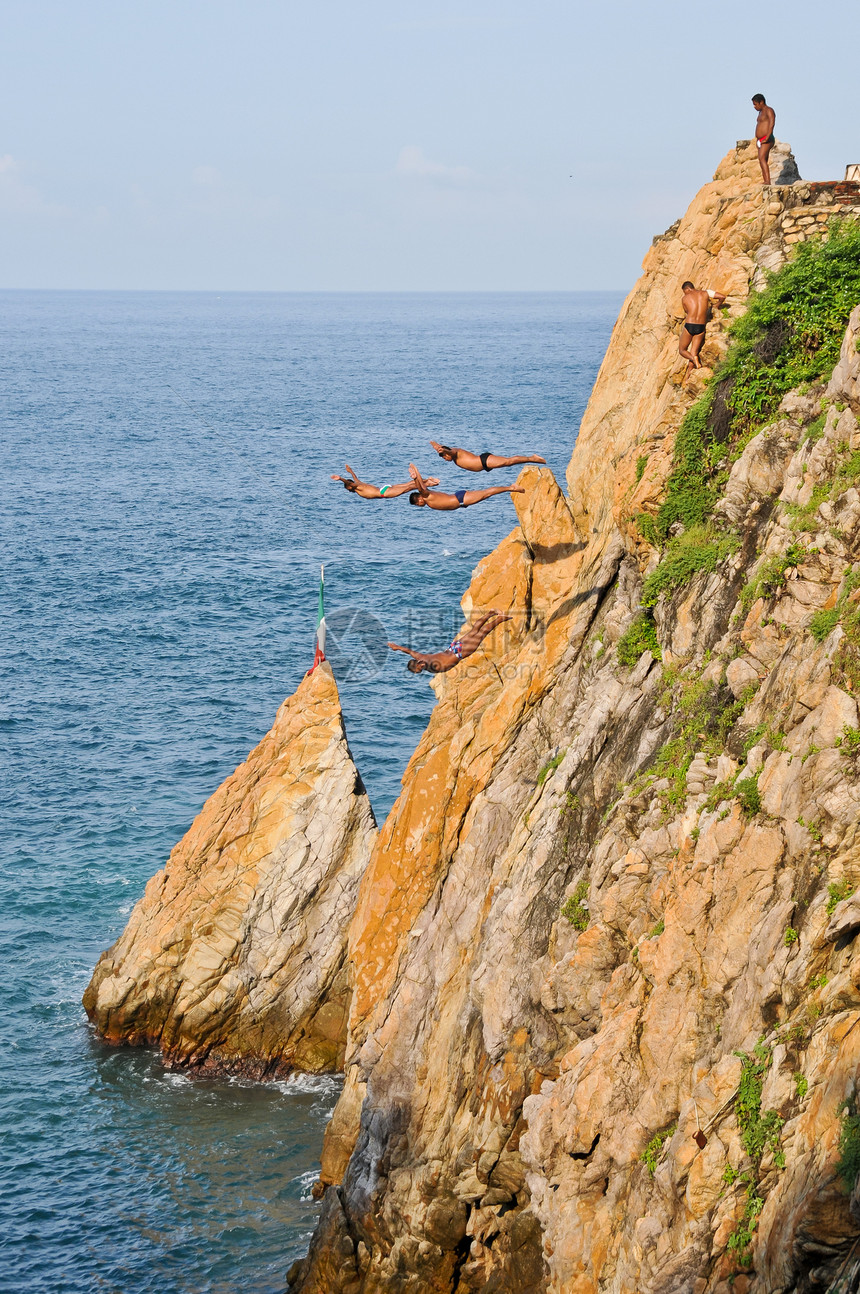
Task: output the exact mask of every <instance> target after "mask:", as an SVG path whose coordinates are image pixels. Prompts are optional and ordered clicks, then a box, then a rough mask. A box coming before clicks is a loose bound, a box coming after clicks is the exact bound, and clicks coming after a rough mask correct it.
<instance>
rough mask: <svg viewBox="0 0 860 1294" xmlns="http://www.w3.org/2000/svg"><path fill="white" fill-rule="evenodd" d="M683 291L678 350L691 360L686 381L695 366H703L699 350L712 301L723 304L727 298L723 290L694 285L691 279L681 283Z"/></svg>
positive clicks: (685, 376) (702, 343)
mask: <svg viewBox="0 0 860 1294" xmlns="http://www.w3.org/2000/svg"><path fill="white" fill-rule="evenodd" d="M681 291H682V292H683V293H684V295H683V297H682V298H681V304H682V305H683V307H684V327H683V328H682V329H681V338H680V341H679V343H678V352H679V354H681V355H683V357H684V359H686V360H689V363H688V364H687V372H686V373H685V374H684V381H686V380H687V378H688V377H689V376H690V373H691V372H692V371H693V369H694V368H701V367H702V364H701V361H700V360H699V351H700V350H701V349H702V346H703V345H704V343H705V329H706V327H707V323H708V311H709V309H710V305H711V302H712V301H715V302H716V304H717V305H718V306H721V305H722V304H723V302H724V301H725V299H726V298H725V296H724V295H723V293H722V292H712V291H711V290H710V289H707V290H705V289H704V288H696V287H694V286H693V284H692V283H691V282H690V280H689V279H687V282H686V283H683V284H682V285H681Z"/></svg>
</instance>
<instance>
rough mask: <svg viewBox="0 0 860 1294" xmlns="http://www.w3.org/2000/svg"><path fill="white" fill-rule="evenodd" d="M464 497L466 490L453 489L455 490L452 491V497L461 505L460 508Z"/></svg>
mask: <svg viewBox="0 0 860 1294" xmlns="http://www.w3.org/2000/svg"><path fill="white" fill-rule="evenodd" d="M465 497H466V491H465V490H455V491H454V498H455V499H456V500H457V502H458V503H459V505H460V507H461V508H462V506H463V500H464V499H465Z"/></svg>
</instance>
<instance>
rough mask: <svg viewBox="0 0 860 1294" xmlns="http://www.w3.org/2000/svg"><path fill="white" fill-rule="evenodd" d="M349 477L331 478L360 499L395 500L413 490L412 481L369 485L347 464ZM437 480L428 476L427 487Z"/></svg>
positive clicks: (437, 482) (435, 483)
mask: <svg viewBox="0 0 860 1294" xmlns="http://www.w3.org/2000/svg"><path fill="white" fill-rule="evenodd" d="M345 466H346V470H347V471H348V472H349V476H333V477H332V478H331V479H332V480H333V481H341V482H342V483H343V487H344V489H345V490H348V492H349V493H350V494H357V495H358V497H359V498H360V499H396V498H397V497H398V496H399V495H401V494H408V493H409V492H410V490H414V489H415V482H414V481H406V482H405V484H403V485H383V486H382V488H381V489H380V487H379V486H378V485H371V484H370V482H369V481H360V480H359V479H358V477H357V476H356V474H355V472H354V471H353V470H352V468H351V467H350V465H349V463H346V464H345ZM438 484H439V478H438V477H436V476H429V477H428V478H427V485H438Z"/></svg>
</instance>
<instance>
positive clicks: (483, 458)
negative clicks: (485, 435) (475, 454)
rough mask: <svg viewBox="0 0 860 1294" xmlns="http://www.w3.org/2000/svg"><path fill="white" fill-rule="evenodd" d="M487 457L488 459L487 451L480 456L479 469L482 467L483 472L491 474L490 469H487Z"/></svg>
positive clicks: (488, 453) (488, 452)
mask: <svg viewBox="0 0 860 1294" xmlns="http://www.w3.org/2000/svg"><path fill="white" fill-rule="evenodd" d="M489 457H490V451H489V450H486V452H485V453H483V454H482V455H481V467H483V469H484V471H485V472H492V470H493V469H492V468H491V467H487V459H488V458H489Z"/></svg>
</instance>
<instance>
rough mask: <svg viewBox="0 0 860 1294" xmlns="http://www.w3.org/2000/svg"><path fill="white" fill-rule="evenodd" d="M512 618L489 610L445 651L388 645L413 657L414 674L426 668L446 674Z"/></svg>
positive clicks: (395, 644) (412, 670) (412, 667)
mask: <svg viewBox="0 0 860 1294" xmlns="http://www.w3.org/2000/svg"><path fill="white" fill-rule="evenodd" d="M510 619H511V617H510V616H508V615H505V614H504V613H503V612H501V611H488V612H487V613H486V614H485V615H483V616H481V617H480V619H478V620H476V621H475V623H474V624H473V625H472V626H471V628H469V629H467V630H466V632H465V633H464V634H463V636H462V638H455V639H454V641H453V642H452V643H451V645H450V647H446V648H445V650H444V651H434V652H424V651H413V650H412V648H411V647H399V646H398V645H397V643H389V644H388V646H389V647H390V648H391V650H392V651H402V652H405V653H406V655H407V656H411V657H412V659H411V661H409V663H408V665H407V666H406V668H407V669H408V670H410V671H411V672H412V673H413V674H421V673H423V671H424V670H425V669H426V670H429V671H430V673H431V674H446V673H447V672H448V670H449V669H453V668H454V666H455V665H459V664H460V661H462V660H465V659H466V657H467V656H471V655H472V653H473V652H476V651H477V650H478V648H479V647H480V645H481V643H482V642H483V641H484V639H485V638H486V637H487V634H491V633H492V632H493V630H494V629H495V628H496V625H500V624H502V622H503V621H505V620H510Z"/></svg>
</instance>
